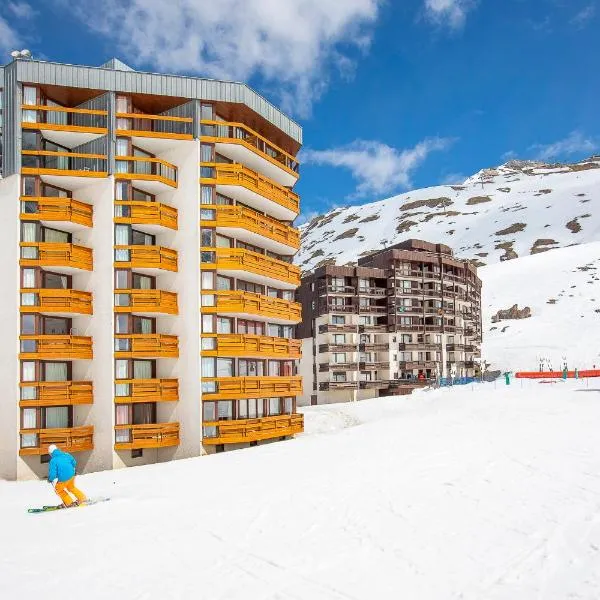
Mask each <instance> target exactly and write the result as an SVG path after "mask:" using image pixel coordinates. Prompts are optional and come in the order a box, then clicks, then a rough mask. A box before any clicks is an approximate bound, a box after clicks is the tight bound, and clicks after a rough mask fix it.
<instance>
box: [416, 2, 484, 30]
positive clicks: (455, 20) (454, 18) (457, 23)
mask: <svg viewBox="0 0 600 600" xmlns="http://www.w3.org/2000/svg"><path fill="white" fill-rule="evenodd" d="M475 5H476V1H475V0H424V9H425V16H426V18H427V19H428V20H429V21H431V22H432V23H435V24H436V25H441V26H446V27H449V28H450V29H460V28H461V27H463V25H464V24H465V21H466V19H467V14H468V13H469V11H470V10H471V9H473V8H474V7H475Z"/></svg>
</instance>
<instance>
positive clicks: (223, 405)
mask: <svg viewBox="0 0 600 600" xmlns="http://www.w3.org/2000/svg"><path fill="white" fill-rule="evenodd" d="M217 415H218V420H219V421H230V420H231V419H233V402H232V401H231V400H219V401H218V402H217Z"/></svg>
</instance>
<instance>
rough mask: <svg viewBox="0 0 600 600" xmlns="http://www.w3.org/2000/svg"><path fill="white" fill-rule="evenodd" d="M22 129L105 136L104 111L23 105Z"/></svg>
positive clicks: (105, 120) (105, 118)
mask: <svg viewBox="0 0 600 600" xmlns="http://www.w3.org/2000/svg"><path fill="white" fill-rule="evenodd" d="M21 109H22V111H23V113H22V114H23V120H22V123H21V127H22V128H23V129H48V130H53V131H70V132H73V133H97V134H98V135H106V134H107V131H108V130H107V115H108V112H107V111H105V110H94V109H89V108H71V107H68V106H45V105H43V104H41V105H40V104H35V105H32V104H23V105H22V106H21Z"/></svg>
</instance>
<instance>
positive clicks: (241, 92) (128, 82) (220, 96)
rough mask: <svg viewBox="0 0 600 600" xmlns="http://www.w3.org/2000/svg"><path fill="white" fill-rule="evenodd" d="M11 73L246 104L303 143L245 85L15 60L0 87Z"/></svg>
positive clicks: (30, 79) (0, 73)
mask: <svg viewBox="0 0 600 600" xmlns="http://www.w3.org/2000/svg"><path fill="white" fill-rule="evenodd" d="M13 70H14V71H15V72H14V73H13ZM9 72H11V75H12V76H16V80H17V81H20V82H26V83H33V84H41V85H43V84H45V85H56V86H64V87H79V88H86V89H97V90H106V91H114V92H122V93H126V94H127V93H129V94H154V95H161V96H174V97H178V98H188V99H198V100H209V101H211V100H212V101H215V102H232V103H239V104H245V105H246V106H248V107H249V108H251V109H252V110H253V111H254V112H256V113H258V114H259V115H260V116H261V117H263V118H264V119H266V120H267V121H268V122H269V123H271V124H272V125H274V126H275V127H277V128H278V129H280V130H281V131H283V132H284V133H285V134H286V135H288V136H289V137H291V138H292V139H293V140H295V141H296V142H298V143H299V144H302V127H300V125H299V124H298V123H296V122H295V121H294V120H293V119H291V118H290V117H288V116H287V115H286V114H284V113H283V112H282V111H281V110H279V109H278V108H277V107H276V106H274V105H273V104H271V103H270V102H269V101H268V100H266V99H265V98H263V97H262V96H261V95H260V94H258V93H257V92H255V91H254V90H253V89H252V88H250V87H249V86H248V85H246V84H245V83H240V82H234V81H220V80H217V79H207V78H202V77H191V76H187V75H168V74H161V73H148V72H142V71H134V70H133V69H132V68H131V67H129V66H128V65H126V64H125V63H124V62H122V61H120V60H119V59H118V58H111V59H110V60H109V61H107V62H106V63H104V64H103V65H102V66H100V67H90V66H84V65H69V64H63V63H56V62H46V61H41V60H25V59H16V60H13V61H12V62H10V63H8V64H6V65H4V66H3V67H2V66H0V88H2V87H4V85H3V84H4V78H5V77H8V76H9Z"/></svg>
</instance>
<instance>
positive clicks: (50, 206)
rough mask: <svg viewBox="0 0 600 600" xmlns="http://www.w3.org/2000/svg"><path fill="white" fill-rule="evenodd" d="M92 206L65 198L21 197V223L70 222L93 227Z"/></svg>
mask: <svg viewBox="0 0 600 600" xmlns="http://www.w3.org/2000/svg"><path fill="white" fill-rule="evenodd" d="M93 213H94V208H93V206H92V205H91V204H87V203H85V202H80V201H79V200H74V199H73V198H65V197H42V196H35V197H34V196H21V215H20V218H21V221H68V222H69V223H76V224H77V225H84V226H85V227H91V226H92V223H93Z"/></svg>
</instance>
